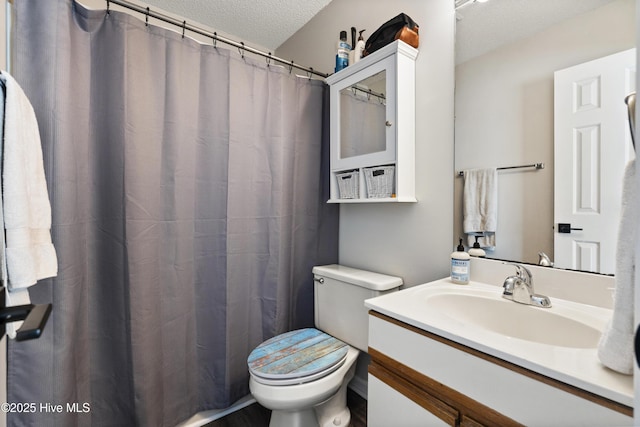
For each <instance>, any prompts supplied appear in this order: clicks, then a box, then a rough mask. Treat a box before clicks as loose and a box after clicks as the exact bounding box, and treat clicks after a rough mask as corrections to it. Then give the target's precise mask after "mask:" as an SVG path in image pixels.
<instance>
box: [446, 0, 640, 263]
mask: <svg viewBox="0 0 640 427" xmlns="http://www.w3.org/2000/svg"><path fill="white" fill-rule="evenodd" d="M456 3H458V2H456ZM457 15H458V16H457V18H458V20H457V28H456V92H455V171H456V174H455V176H454V177H452V179H453V180H454V189H455V190H454V191H455V195H454V235H453V237H454V242H452V246H454V245H455V243H457V239H458V238H459V237H464V234H463V230H462V190H463V185H464V178H462V177H459V176H458V174H457V172H458V171H462V170H466V169H473V168H488V167H510V166H518V165H526V164H533V163H544V164H545V168H544V169H539V170H537V169H534V168H530V169H510V170H502V171H499V173H498V194H499V196H498V230H497V232H496V248H495V250H494V251H491V252H487V257H490V258H496V259H506V260H512V261H520V262H525V263H531V264H537V263H538V261H539V255H538V253H539V252H545V253H546V254H547V255H548V256H549V257H550V258H551V260H552V261H553V260H554V259H555V258H556V256H555V255H556V254H554V234H555V233H556V231H557V230H556V228H557V227H555V223H554V172H555V168H556V167H557V165H556V164H555V159H554V109H553V105H554V73H555V71H558V70H562V69H565V68H568V67H572V66H574V65H577V64H581V63H584V62H587V61H591V60H594V59H597V58H601V57H604V56H607V55H611V54H613V53H617V52H621V51H623V50H627V49H630V48H633V47H635V25H636V24H635V2H634V1H633V0H563V1H560V2H558V1H547V0H517V1H503V0H490V1H488V2H486V3H478V2H467V3H466V5H465V6H464V7H462V8H459V9H458V10H457ZM633 78H635V76H633ZM620 102H621V103H623V102H624V99H621V100H620ZM609 143H611V142H609ZM604 145H606V143H605V142H603V146H604ZM603 149H605V150H606V149H607V148H606V147H604V148H603ZM620 184H621V183H620ZM602 191H603V192H606V191H608V189H606V188H602ZM604 273H612V272H609V271H607V272H604Z"/></svg>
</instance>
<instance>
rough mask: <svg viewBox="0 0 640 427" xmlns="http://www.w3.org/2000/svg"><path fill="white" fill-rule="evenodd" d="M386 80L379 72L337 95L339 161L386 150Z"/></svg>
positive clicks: (384, 74)
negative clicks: (338, 103)
mask: <svg viewBox="0 0 640 427" xmlns="http://www.w3.org/2000/svg"><path fill="white" fill-rule="evenodd" d="M386 76H387V70H382V71H380V72H379V73H376V74H374V75H372V76H369V77H367V78H365V79H364V80H361V81H360V82H358V83H356V84H353V85H351V86H349V87H346V88H344V89H342V90H341V91H340V158H342V159H345V158H349V157H355V156H362V155H365V154H371V153H377V152H380V151H385V150H386V146H387V144H386V126H385V120H386V119H385V117H386V111H385V106H386Z"/></svg>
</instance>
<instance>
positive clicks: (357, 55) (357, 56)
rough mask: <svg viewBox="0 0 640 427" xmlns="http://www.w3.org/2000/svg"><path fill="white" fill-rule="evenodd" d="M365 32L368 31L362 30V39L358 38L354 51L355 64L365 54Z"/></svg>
mask: <svg viewBox="0 0 640 427" xmlns="http://www.w3.org/2000/svg"><path fill="white" fill-rule="evenodd" d="M363 31H366V30H360V37H358V42H357V43H356V47H355V48H354V49H353V50H354V51H355V53H354V55H353V61H354V64H355V63H356V62H358V61H360V60H361V59H362V54H363V53H364V39H363V38H362V32H363Z"/></svg>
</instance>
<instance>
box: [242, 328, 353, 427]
mask: <svg viewBox="0 0 640 427" xmlns="http://www.w3.org/2000/svg"><path fill="white" fill-rule="evenodd" d="M308 331H314V332H316V333H319V334H323V333H322V332H320V331H317V330H315V329H305V330H301V331H294V332H289V333H287V334H283V335H286V336H288V335H290V334H295V333H305V332H308ZM323 335H325V336H328V335H326V334H323ZM280 337H281V336H278V337H275V338H272V340H274V339H275V340H278V339H280ZM285 339H286V338H285ZM264 344H266V343H264ZM341 344H343V345H344V347H343V349H344V355H342V356H341V357H339V360H335V361H328V362H327V364H326V365H318V364H317V362H315V364H316V365H317V366H318V369H314V370H313V372H311V371H310V373H309V374H308V375H306V374H303V375H295V376H293V375H287V374H282V377H281V378H277V375H272V376H270V377H269V378H265V377H264V376H261V375H259V374H257V373H255V372H253V371H252V370H251V369H250V371H249V374H250V379H249V388H250V390H251V394H252V395H253V397H254V398H255V399H256V401H257V402H258V403H260V404H261V405H262V406H264V407H265V408H268V409H271V411H272V413H271V421H270V426H290V427H308V426H322V427H324V426H327V427H328V426H334V427H335V426H348V425H349V421H350V419H351V415H350V412H349V409H348V408H347V400H346V399H347V394H346V393H347V385H348V383H349V381H351V379H352V378H353V375H354V372H355V367H356V365H355V362H356V360H357V358H358V354H359V353H360V352H359V350H358V349H356V348H353V347H351V346H348V345H346V344H344V343H341ZM259 348H260V347H258V348H257V349H256V350H259ZM256 350H254V353H255V352H256ZM305 351H306V349H303V350H301V352H300V353H304V352H305ZM254 353H252V355H254ZM334 353H335V352H334ZM267 357H270V356H267ZM275 357H276V358H277V357H279V356H275ZM308 357H313V355H311V356H308ZM308 357H307V359H305V358H304V356H300V355H298V356H295V355H293V356H291V358H292V359H297V361H300V365H302V366H308V365H313V364H314V362H309V359H308ZM251 359H252V357H251V356H250V360H251ZM297 361H294V362H293V363H297ZM250 366H251V363H250Z"/></svg>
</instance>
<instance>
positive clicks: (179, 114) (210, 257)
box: [8, 0, 337, 426]
mask: <svg viewBox="0 0 640 427" xmlns="http://www.w3.org/2000/svg"><path fill="white" fill-rule="evenodd" d="M14 4H15V7H16V11H15V18H14V23H15V45H14V46H15V54H14V64H13V65H14V69H13V74H14V76H15V77H16V79H17V80H18V82H19V83H20V84H21V85H22V87H23V88H24V90H25V92H26V94H27V95H28V96H29V98H30V100H31V102H32V104H33V106H34V109H35V111H36V115H37V118H38V121H39V125H40V133H41V135H42V144H43V156H44V164H45V172H46V177H47V181H48V190H49V195H50V198H51V204H52V212H53V225H52V238H53V241H54V245H55V246H56V249H57V251H58V259H59V269H58V271H59V273H58V276H57V277H56V278H55V279H51V280H46V281H42V282H40V283H38V284H37V285H36V286H34V287H33V288H32V289H31V298H32V301H33V302H35V303H41V302H52V303H53V313H52V316H51V318H50V320H49V324H48V325H47V327H46V329H45V332H44V334H43V336H42V337H41V338H40V339H38V340H34V341H29V342H21V343H15V342H10V343H9V354H8V358H9V362H8V364H9V365H8V400H9V401H10V402H36V403H37V404H38V405H39V404H40V403H51V404H62V405H64V410H63V412H62V413H60V414H52V413H46V412H42V411H39V410H38V411H36V413H32V414H8V422H9V425H10V426H23V425H24V426H33V425H38V426H73V425H81V426H85V425H92V426H127V425H132V426H133V425H140V426H174V425H176V424H177V423H179V422H180V421H183V420H185V419H186V418H188V417H189V416H191V415H193V414H194V413H195V412H197V411H201V410H207V409H213V408H222V407H226V406H228V405H230V404H231V403H232V402H233V401H234V400H236V399H238V398H240V397H241V396H243V395H245V394H247V393H248V386H247V383H248V376H247V368H246V358H247V356H248V354H249V352H250V351H251V349H252V348H253V347H254V346H255V345H257V344H258V343H260V342H261V341H262V340H264V339H266V338H268V337H271V336H273V335H274V334H277V333H280V332H283V331H285V330H290V329H292V328H296V327H302V326H309V325H312V324H313V305H312V304H313V280H312V276H311V267H312V266H313V265H314V264H324V263H330V262H335V261H336V260H337V210H336V208H335V207H333V206H327V205H326V204H325V203H324V202H323V201H324V200H326V199H327V196H326V186H325V185H324V184H325V181H326V179H325V178H321V170H322V169H323V168H324V169H326V167H325V166H324V165H322V163H323V162H324V160H323V159H326V157H327V156H326V150H324V147H326V144H324V143H323V138H324V136H325V135H326V134H328V132H326V129H325V126H326V123H327V121H326V113H323V98H324V97H325V96H326V91H325V88H324V84H323V83H322V82H318V81H311V80H309V79H307V78H299V77H296V76H294V75H291V74H290V73H289V70H288V69H282V68H279V67H275V66H273V65H272V66H268V65H267V64H266V62H265V61H264V60H260V59H251V58H242V57H241V56H240V55H239V54H236V53H235V52H231V51H229V50H225V49H223V48H222V47H217V48H216V47H214V46H212V45H209V46H206V45H201V44H198V43H196V42H195V41H193V40H190V39H189V38H188V37H187V38H183V37H182V36H181V34H179V33H177V32H173V31H169V30H166V29H162V28H158V27H154V26H152V25H150V26H146V25H145V23H144V22H143V21H141V20H139V19H137V18H135V17H132V16H130V15H126V14H123V13H118V12H115V11H111V13H110V14H109V15H107V14H106V13H105V12H104V11H90V10H86V9H85V8H83V7H82V6H81V5H79V4H76V3H74V2H73V1H71V0H56V1H53V0H47V1H42V0H20V1H18V2H15V3H14ZM323 192H324V194H323ZM73 403H79V404H80V406H79V408H80V409H81V410H82V409H87V408H88V409H89V411H87V412H72V411H67V408H66V405H67V404H73ZM85 403H87V404H88V406H83V404H85ZM38 408H39V406H38Z"/></svg>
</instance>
